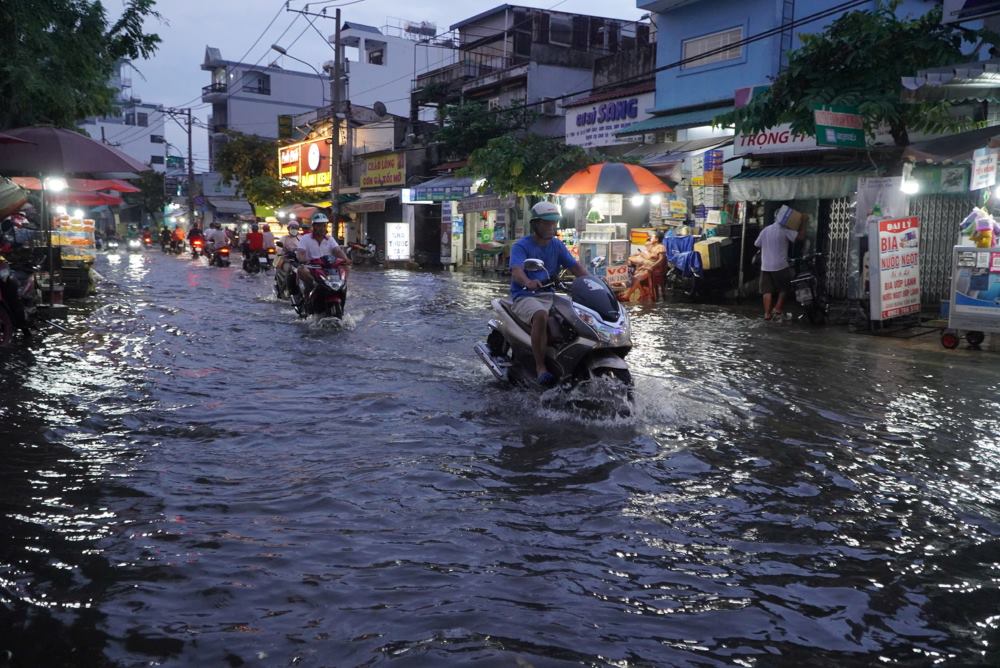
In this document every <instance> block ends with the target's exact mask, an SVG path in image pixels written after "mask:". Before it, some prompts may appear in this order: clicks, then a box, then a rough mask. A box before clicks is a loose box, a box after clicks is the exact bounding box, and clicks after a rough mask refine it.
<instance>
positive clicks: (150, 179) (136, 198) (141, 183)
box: [125, 169, 170, 220]
mask: <svg viewBox="0 0 1000 668" xmlns="http://www.w3.org/2000/svg"><path fill="white" fill-rule="evenodd" d="M165 178H166V177H165V176H164V175H163V174H161V173H160V172H157V171H154V170H152V169H151V170H149V171H146V172H142V173H141V174H140V175H139V178H138V179H137V180H136V184H135V185H136V187H138V188H139V189H140V192H137V193H129V194H127V195H125V199H126V200H127V201H129V202H131V203H133V204H139V205H140V206H142V208H143V210H145V211H146V213H148V214H150V215H151V216H152V217H153V220H160V218H161V217H162V216H163V207H164V206H166V204H167V202H169V201H170V199H169V198H168V197H167V196H166V194H164V192H163V182H164V179H165Z"/></svg>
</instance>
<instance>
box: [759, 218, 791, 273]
mask: <svg viewBox="0 0 1000 668" xmlns="http://www.w3.org/2000/svg"><path fill="white" fill-rule="evenodd" d="M798 235H799V233H798V232H796V231H795V230H790V229H788V228H787V227H782V226H781V225H779V224H778V223H771V224H770V225H768V226H767V227H765V228H764V229H763V230H761V231H760V235H759V236H758V237H757V241H755V242H754V246H756V247H757V248H759V249H760V270H761V271H781V270H782V269H784V268H785V267H787V266H788V244H790V243H791V242H793V241H795V238H796V237H797V236H798Z"/></svg>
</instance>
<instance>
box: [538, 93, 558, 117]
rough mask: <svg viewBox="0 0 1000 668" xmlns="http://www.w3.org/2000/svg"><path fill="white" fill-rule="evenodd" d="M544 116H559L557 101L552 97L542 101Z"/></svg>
mask: <svg viewBox="0 0 1000 668" xmlns="http://www.w3.org/2000/svg"><path fill="white" fill-rule="evenodd" d="M542 115H544V116H557V115H559V110H558V109H557V108H556V101H555V100H554V99H552V98H551V97H547V98H545V99H544V100H543V101H542Z"/></svg>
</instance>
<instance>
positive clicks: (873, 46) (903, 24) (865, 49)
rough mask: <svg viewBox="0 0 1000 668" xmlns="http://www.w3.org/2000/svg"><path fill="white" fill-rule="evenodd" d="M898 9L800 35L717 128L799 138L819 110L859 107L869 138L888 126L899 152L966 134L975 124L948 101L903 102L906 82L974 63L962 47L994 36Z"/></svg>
mask: <svg viewBox="0 0 1000 668" xmlns="http://www.w3.org/2000/svg"><path fill="white" fill-rule="evenodd" d="M897 5H898V2H890V3H887V4H885V5H883V6H882V7H880V8H879V9H876V10H873V11H854V12H848V13H846V14H844V15H842V16H841V17H840V18H838V19H837V20H836V21H834V22H833V23H832V24H831V25H830V26H829V27H828V28H827V30H826V31H825V32H823V33H820V34H816V35H803V36H802V38H801V39H802V45H801V46H800V47H799V48H798V49H796V50H794V51H792V52H791V53H789V55H788V66H787V67H786V68H785V69H784V70H782V72H781V73H780V74H779V75H778V76H777V77H776V78H775V79H774V81H773V82H772V85H771V87H770V88H769V89H768V90H767V91H766V92H763V93H761V94H758V95H755V96H754V97H753V99H752V100H751V101H750V103H749V104H748V105H747V106H745V107H742V108H740V109H736V110H734V111H732V112H729V113H727V114H723V115H721V116H718V117H716V119H715V123H716V124H717V125H723V126H730V125H731V126H735V128H736V131H737V132H740V133H753V132H762V131H764V130H766V129H768V128H772V127H774V126H776V125H779V124H781V123H791V126H792V130H793V131H794V132H797V133H800V134H805V135H811V134H814V133H815V123H814V121H813V111H814V107H815V106H816V105H835V106H847V107H856V108H857V109H858V110H859V112H860V114H861V115H862V116H863V118H864V124H865V131H866V133H867V134H868V135H869V136H874V135H875V133H876V132H877V131H878V130H879V129H880V128H888V129H889V132H890V133H891V134H892V137H893V140H894V142H895V143H896V145H898V146H905V145H906V144H908V143H909V132H910V131H926V132H943V131H949V130H959V129H965V128H968V127H969V126H970V125H972V124H973V122H972V121H971V119H968V118H961V117H959V116H958V115H957V114H955V113H954V112H953V109H952V104H951V103H949V102H946V101H936V102H920V101H915V102H906V101H904V100H903V96H902V92H903V89H902V83H901V79H902V77H906V76H913V75H914V74H915V73H916V72H917V71H918V70H921V69H926V68H931V67H942V66H945V65H953V64H956V63H962V62H967V61H970V60H974V59H975V58H976V56H975V54H974V53H973V54H968V53H963V52H962V47H963V44H966V43H970V42H971V43H976V42H978V43H979V44H980V45H982V44H983V43H989V44H993V43H995V39H994V38H995V35H994V34H993V33H991V32H989V31H985V30H969V29H966V28H962V27H960V26H957V25H955V24H949V25H942V24H941V7H940V6H937V7H935V8H932V9H931V10H930V11H928V12H927V13H926V14H924V15H923V16H921V17H920V18H916V19H908V18H900V17H898V16H897V15H896V7H897Z"/></svg>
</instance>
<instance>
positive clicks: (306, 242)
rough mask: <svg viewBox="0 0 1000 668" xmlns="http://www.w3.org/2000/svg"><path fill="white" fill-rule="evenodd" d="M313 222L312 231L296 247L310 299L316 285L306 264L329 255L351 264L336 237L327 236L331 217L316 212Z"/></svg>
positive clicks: (303, 280) (299, 270) (307, 297)
mask: <svg viewBox="0 0 1000 668" xmlns="http://www.w3.org/2000/svg"><path fill="white" fill-rule="evenodd" d="M311 222H312V233H311V234H309V235H308V236H305V237H302V238H301V239H300V240H299V245H298V247H297V248H296V249H295V256H296V258H298V260H299V262H300V263H301V264H300V266H299V268H298V269H297V272H298V277H299V279H301V280H302V283H303V286H304V287H305V291H304V294H303V297H304V298H305V299H306V300H308V299H309V296H310V294H311V293H312V291H313V288H315V287H316V286H315V282H314V280H313V277H312V274H311V273H310V272H309V268H308V267H307V266H305V265H306V264H308V263H309V262H312V261H314V260H319V259H320V258H322V257H325V256H327V255H333V256H335V257H338V258H340V259H341V260H343V261H344V263H345V264H347V265H348V266H350V264H351V261H350V259H348V257H347V254H346V253H344V249H343V248H341V247H340V244H338V243H337V241H336V239H334V238H332V237H330V236H327V234H326V224H327V223H328V222H330V219H329V218H327V217H326V214H323V213H314V214H313V217H312V221H311Z"/></svg>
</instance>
